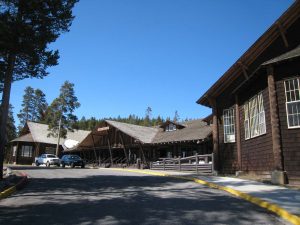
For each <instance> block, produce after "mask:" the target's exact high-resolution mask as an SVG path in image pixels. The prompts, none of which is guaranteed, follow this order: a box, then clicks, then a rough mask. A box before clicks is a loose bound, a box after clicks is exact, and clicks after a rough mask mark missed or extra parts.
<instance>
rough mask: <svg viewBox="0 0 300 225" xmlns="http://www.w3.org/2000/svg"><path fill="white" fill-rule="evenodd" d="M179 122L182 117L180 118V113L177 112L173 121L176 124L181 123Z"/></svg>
mask: <svg viewBox="0 0 300 225" xmlns="http://www.w3.org/2000/svg"><path fill="white" fill-rule="evenodd" d="M179 120H180V117H179V114H178V111H177V110H176V111H175V114H174V118H173V121H174V122H175V123H177V122H179Z"/></svg>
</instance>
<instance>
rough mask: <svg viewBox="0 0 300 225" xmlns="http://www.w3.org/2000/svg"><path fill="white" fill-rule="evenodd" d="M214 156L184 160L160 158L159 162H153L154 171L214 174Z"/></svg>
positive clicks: (185, 158) (195, 156) (193, 157)
mask: <svg viewBox="0 0 300 225" xmlns="http://www.w3.org/2000/svg"><path fill="white" fill-rule="evenodd" d="M213 162H214V155H213V153H212V154H206V155H198V154H196V155H194V156H189V157H184V158H181V157H179V158H160V159H159V161H156V162H151V163H150V169H152V170H178V171H190V172H192V171H194V172H196V173H201V174H212V173H213V170H214V165H213Z"/></svg>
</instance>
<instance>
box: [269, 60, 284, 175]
mask: <svg viewBox="0 0 300 225" xmlns="http://www.w3.org/2000/svg"><path fill="white" fill-rule="evenodd" d="M267 73H268V90H269V99H270V102H269V104H270V114H271V130H272V144H273V157H274V170H279V171H283V170H284V165H283V160H282V147H281V142H280V140H281V135H280V126H279V116H278V110H277V109H278V105H277V97H276V86H275V81H274V70H273V67H272V66H270V67H268V69H267Z"/></svg>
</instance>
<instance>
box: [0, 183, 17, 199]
mask: <svg viewBox="0 0 300 225" xmlns="http://www.w3.org/2000/svg"><path fill="white" fill-rule="evenodd" d="M16 190H17V189H16V186H13V187H10V188H8V189H6V190H5V191H2V192H0V199H3V198H6V197H8V196H9V195H11V194H12V193H14V192H15V191H16Z"/></svg>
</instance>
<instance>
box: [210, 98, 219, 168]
mask: <svg viewBox="0 0 300 225" xmlns="http://www.w3.org/2000/svg"><path fill="white" fill-rule="evenodd" d="M208 100H209V103H210V106H211V107H212V114H213V125H212V133H213V153H214V162H213V165H214V171H218V170H219V169H220V165H219V132H218V117H217V103H216V99H214V98H208Z"/></svg>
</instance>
